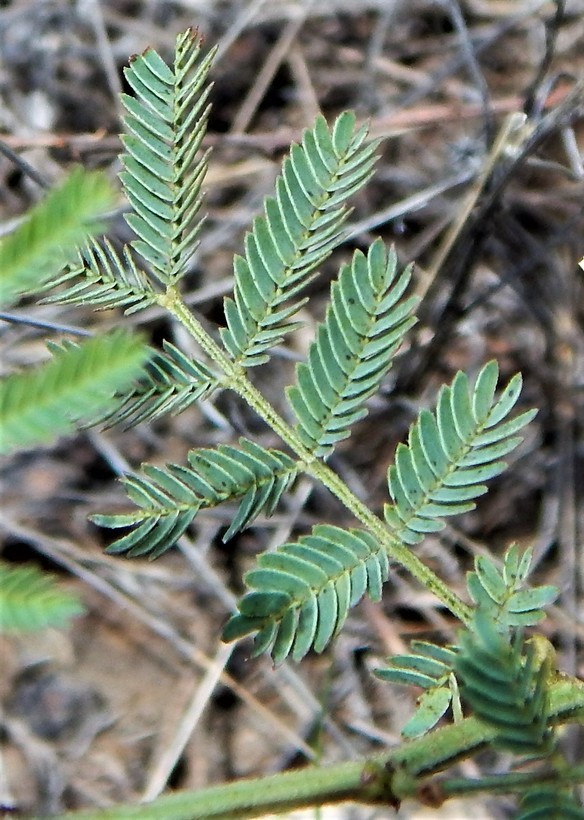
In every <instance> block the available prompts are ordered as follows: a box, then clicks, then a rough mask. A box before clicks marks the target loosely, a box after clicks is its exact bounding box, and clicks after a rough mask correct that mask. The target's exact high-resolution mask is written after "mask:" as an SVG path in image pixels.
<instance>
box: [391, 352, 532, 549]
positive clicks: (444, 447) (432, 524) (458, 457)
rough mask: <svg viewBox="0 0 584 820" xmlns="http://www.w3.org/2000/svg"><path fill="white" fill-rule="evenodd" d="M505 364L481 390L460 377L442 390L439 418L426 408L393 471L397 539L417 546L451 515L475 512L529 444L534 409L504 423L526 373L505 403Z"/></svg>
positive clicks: (484, 378) (485, 375)
mask: <svg viewBox="0 0 584 820" xmlns="http://www.w3.org/2000/svg"><path fill="white" fill-rule="evenodd" d="M497 379H498V367H497V363H496V362H494V361H491V362H489V363H488V364H487V365H485V367H484V368H483V369H482V370H481V371H480V373H479V375H478V377H477V380H476V383H475V385H474V388H472V389H471V388H470V387H469V381H468V377H467V376H466V375H465V374H464V373H461V372H459V373H457V375H456V377H455V379H454V381H453V383H452V385H451V386H444V387H442V388H441V390H440V394H439V397H438V406H437V410H436V413H435V414H434V413H432V412H430V411H429V410H422V412H421V413H420V415H419V418H418V421H417V422H416V423H415V424H414V425H413V426H412V427H411V428H410V433H409V440H408V445H407V446H406V445H405V444H400V445H398V448H397V451H396V457H395V464H393V465H392V466H391V467H390V468H389V470H388V485H389V492H390V495H391V497H392V499H393V501H394V503H393V504H392V505H386V508H385V520H386V521H387V523H388V524H389V526H390V527H391V528H392V529H393V530H394V532H395V533H396V535H397V537H398V538H399V539H400V540H402V541H405V542H406V543H408V544H416V543H418V542H419V541H421V540H422V538H423V537H424V535H425V534H426V533H429V532H437V531H439V530H441V529H442V528H443V527H444V522H443V520H442V519H443V518H444V517H445V516H449V515H457V514H458V513H463V512H467V511H469V510H472V509H474V507H475V503H474V499H475V498H477V497H478V496H480V495H482V494H483V493H485V492H486V490H487V488H486V486H485V484H484V483H483V482H484V481H486V480H487V479H489V478H492V477H493V476H496V475H499V473H501V472H502V471H503V470H504V469H505V466H506V464H505V462H504V461H501V458H502V457H503V456H504V455H506V454H507V453H510V452H511V451H512V450H513V449H514V448H515V447H516V446H517V445H518V444H519V442H520V441H521V438H520V437H518V436H515V433H517V432H518V431H519V430H521V428H522V427H524V426H525V425H526V424H527V423H528V422H529V421H530V420H531V419H532V418H533V416H534V415H535V411H533V410H529V411H527V412H525V413H522V414H520V415H519V416H516V417H515V418H513V419H511V420H509V421H504V419H506V417H507V416H508V415H509V412H510V411H511V409H512V408H513V406H514V405H515V403H516V401H517V399H518V398H519V393H520V390H521V376H520V375H519V374H517V375H516V376H514V377H513V378H512V379H511V381H510V382H509V384H508V385H507V387H506V388H505V390H504V391H503V393H502V395H501V397H500V398H499V400H498V401H496V402H495V401H494V393H495V388H496V385H497Z"/></svg>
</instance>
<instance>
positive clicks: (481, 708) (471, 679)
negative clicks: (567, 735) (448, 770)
mask: <svg viewBox="0 0 584 820" xmlns="http://www.w3.org/2000/svg"><path fill="white" fill-rule="evenodd" d="M543 640H544V639H541V641H543ZM460 643H461V646H460V650H459V653H458V655H457V658H456V664H455V670H456V674H457V677H458V678H459V680H460V682H461V692H462V695H463V699H464V700H465V701H466V702H467V703H468V704H469V705H470V706H471V707H472V710H473V712H474V713H475V714H476V715H477V717H479V718H481V719H482V720H484V721H485V722H486V723H488V724H489V725H491V726H494V727H495V728H496V730H497V736H496V739H495V745H496V746H499V747H500V748H502V749H505V750H507V751H511V752H514V753H516V754H525V755H537V756H540V755H541V756H544V755H548V754H549V753H550V750H551V744H552V742H553V734H552V732H551V730H550V729H549V727H548V725H547V716H548V691H549V688H548V679H549V676H550V674H551V672H552V669H551V658H550V653H549V652H546V651H544V652H542V651H540V647H539V645H538V642H537V641H536V640H535V639H531V640H530V641H524V639H523V636H522V635H521V633H520V632H515V633H514V634H512V635H510V634H509V633H507V634H503V635H502V634H501V633H500V632H499V630H498V629H497V625H496V624H495V623H493V619H492V618H491V616H490V614H489V613H488V612H485V611H484V610H482V609H478V610H477V612H476V614H475V618H474V623H473V628H472V629H471V630H468V631H466V632H464V633H463V634H462V636H461V642H460Z"/></svg>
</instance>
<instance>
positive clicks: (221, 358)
mask: <svg viewBox="0 0 584 820" xmlns="http://www.w3.org/2000/svg"><path fill="white" fill-rule="evenodd" d="M160 303H161V304H162V305H163V306H164V307H165V308H166V309H167V310H169V311H170V312H171V313H172V315H173V316H174V317H175V318H176V319H178V321H179V322H181V324H182V325H184V327H185V328H186V329H187V330H188V331H189V333H190V334H191V335H192V336H193V337H194V338H195V339H196V341H197V343H198V344H199V346H200V347H201V349H202V350H203V351H204V352H205V353H206V354H207V355H208V356H209V358H210V359H212V360H213V361H214V362H216V363H217V364H218V365H219V367H220V368H221V369H222V370H223V373H224V375H225V386H226V387H229V389H231V390H234V391H235V392H236V393H237V394H238V395H239V396H241V397H242V398H243V399H244V400H245V401H246V402H247V403H248V404H249V406H250V407H252V408H253V409H254V410H255V411H256V413H258V415H259V416H261V417H262V418H263V419H264V421H265V422H266V424H268V425H269V426H270V427H271V428H272V430H273V431H274V432H275V433H277V434H278V436H279V437H280V438H281V439H282V441H284V442H285V443H286V444H287V445H288V447H290V449H291V450H292V451H293V452H294V453H296V455H297V456H298V458H299V459H300V460H301V462H302V465H301V466H302V469H303V470H304V472H305V473H307V474H308V475H311V476H312V477H313V478H315V479H316V480H317V481H319V482H320V483H321V484H323V485H324V486H325V487H326V488H327V489H328V490H329V491H330V492H331V493H332V494H333V495H334V496H336V498H338V499H339V501H340V502H341V503H342V504H343V505H344V506H345V507H346V508H347V509H348V510H349V511H350V512H351V513H352V514H353V515H354V516H355V518H356V519H358V520H359V521H361V523H362V524H364V525H365V526H366V527H367V529H368V530H369V531H370V532H371V533H372V535H374V536H375V538H376V539H377V540H378V541H379V543H380V544H382V545H383V547H384V549H385V550H386V552H387V554H388V555H389V556H390V558H391V559H392V560H393V561H395V562H396V563H398V564H401V566H402V567H404V568H405V569H407V570H408V572H409V573H410V574H411V575H413V577H414V578H416V579H417V580H418V581H419V582H420V583H421V584H422V585H423V586H424V587H425V588H426V589H427V590H428V591H429V592H432V593H433V594H434V595H435V596H436V597H437V598H438V599H439V600H440V601H442V603H443V604H444V605H445V606H446V607H447V608H448V609H449V610H450V611H451V612H452V614H453V615H455V616H456V617H457V618H458V619H459V620H460V621H462V623H464V624H465V625H468V624H469V623H470V618H471V610H470V607H469V606H468V605H467V604H466V603H465V602H464V601H463V600H462V599H461V598H459V597H458V595H456V593H454V592H452V590H451V589H449V587H448V586H447V585H446V584H445V583H444V582H443V581H442V580H441V579H440V578H439V577H438V576H437V575H436V574H435V573H434V572H432V570H431V569H429V567H427V566H426V565H425V564H424V563H423V561H420V559H419V558H418V557H417V556H416V555H415V554H414V553H413V552H412V551H411V549H409V548H408V547H406V546H405V545H404V544H402V543H401V542H400V541H398V540H397V539H396V538H395V536H394V535H393V534H392V533H391V532H390V531H389V530H388V529H387V527H386V526H385V524H384V523H383V521H381V519H380V518H378V517H377V516H376V515H374V514H373V513H372V512H371V510H370V509H369V508H368V507H367V505H366V504H364V503H363V502H362V501H360V499H358V498H357V496H356V495H355V494H354V493H353V492H352V491H351V490H350V489H349V487H347V485H346V484H345V482H344V481H343V480H342V479H341V478H339V476H338V475H337V474H336V473H335V472H334V471H333V470H331V469H330V467H328V465H327V464H325V463H324V462H323V461H320V460H319V459H317V458H316V457H315V456H314V455H313V454H312V453H311V452H310V450H309V449H308V448H307V447H306V446H305V445H304V444H303V443H302V440H301V439H300V436H299V435H298V433H297V432H296V430H294V428H292V427H291V426H290V425H289V424H287V423H286V422H285V421H284V419H283V418H282V417H281V416H280V415H279V414H278V413H277V412H276V410H275V409H274V408H273V407H272V405H271V404H270V403H269V402H268V401H267V400H266V399H265V398H264V396H262V394H261V393H260V392H259V390H257V388H256V387H255V386H254V385H253V384H252V383H251V382H250V381H249V379H248V378H247V376H246V374H245V372H244V370H243V369H242V368H241V366H240V365H238V364H237V363H235V362H234V361H232V360H231V359H230V358H229V357H228V356H227V354H226V353H225V352H224V350H223V349H222V348H221V347H220V346H219V345H218V344H217V343H216V342H215V341H214V340H213V339H212V338H211V337H210V336H209V334H208V333H207V332H206V330H204V328H203V327H202V326H201V324H200V323H199V322H198V321H197V319H196V318H195V316H193V314H192V313H191V311H190V310H189V309H188V308H187V306H186V305H185V304H184V302H183V301H182V300H181V298H180V295H179V293H178V291H176V290H175V289H169V290H168V291H167V293H166V294H165V295H164V296H163V297H162V298H161V300H160Z"/></svg>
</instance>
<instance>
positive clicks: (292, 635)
mask: <svg viewBox="0 0 584 820" xmlns="http://www.w3.org/2000/svg"><path fill="white" fill-rule="evenodd" d="M257 564H258V566H257V569H254V570H251V571H250V572H248V573H247V574H246V576H245V583H246V585H247V587H248V588H250V589H251V590H253V591H252V592H248V593H247V594H246V595H245V596H244V597H243V598H242V600H241V601H240V603H239V612H238V613H237V614H235V615H233V616H232V618H231V619H230V620H229V621H228V623H227V624H226V626H225V629H224V630H223V639H224V640H227V641H230V640H234V639H235V638H240V637H242V636H244V635H248V634H250V633H252V632H257V635H256V637H255V647H254V652H255V654H256V655H259V654H261V653H262V652H265V651H267V650H270V651H271V655H272V658H273V660H274V663H275V664H279V663H281V662H282V661H284V660H285V658H287V657H288V655H290V654H291V655H292V658H293V659H294V660H300V659H301V658H303V657H304V655H306V653H307V652H308V651H309V649H311V648H313V649H314V650H315V651H316V652H322V651H323V650H324V649H325V647H326V646H327V645H328V643H329V642H330V640H331V639H332V638H333V637H334V635H336V634H337V632H338V631H339V630H340V628H341V627H342V625H343V623H344V622H345V619H346V617H347V613H348V610H349V608H350V607H352V606H354V605H355V604H356V603H357V602H358V601H359V600H360V599H361V597H362V596H363V594H364V593H365V592H368V593H369V596H370V597H371V598H372V600H374V601H378V600H379V599H380V598H381V588H382V585H383V582H384V581H385V580H386V579H387V575H388V572H389V562H388V559H387V555H386V553H385V550H384V549H383V548H382V547H381V546H380V545H379V544H378V543H377V541H376V540H375V538H373V536H372V535H370V534H369V533H367V532H365V531H363V530H356V529H351V530H343V529H341V528H340V527H334V526H330V525H326V524H321V525H318V526H316V527H314V529H313V530H312V533H311V534H310V535H304V536H302V537H301V538H299V539H298V541H297V542H294V543H289V544H283V545H282V546H281V547H279V548H278V549H277V550H276V551H275V552H269V553H264V554H263V555H260V556H259V558H258V561H257Z"/></svg>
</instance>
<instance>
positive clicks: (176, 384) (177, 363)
mask: <svg viewBox="0 0 584 820" xmlns="http://www.w3.org/2000/svg"><path fill="white" fill-rule="evenodd" d="M218 381H219V380H218V377H217V376H216V374H215V373H213V371H212V370H210V369H209V368H208V367H206V365H204V364H203V363H202V362H198V361H195V360H194V359H190V358H189V357H188V356H186V355H185V354H184V353H183V352H182V351H181V350H179V349H178V348H177V347H175V346H174V345H172V344H171V343H170V342H167V341H166V340H165V341H164V342H163V350H162V351H156V352H155V353H154V354H153V355H152V358H151V359H150V361H149V362H148V363H147V364H146V366H145V368H144V373H143V375H142V377H141V378H140V380H139V381H138V383H137V384H136V385H135V386H134V387H133V388H132V390H131V391H129V392H128V393H126V394H125V395H124V396H120V397H118V402H117V405H116V406H115V407H114V408H113V409H112V408H109V410H108V411H107V412H106V413H105V414H104V415H103V416H102V417H101V418H100V423H104V424H106V425H107V426H110V427H111V426H113V425H114V424H120V425H123V426H124V427H126V428H127V427H132V426H134V425H136V424H140V423H141V422H144V421H152V420H153V419H156V418H159V417H160V416H163V415H165V414H167V413H182V411H183V410H186V408H187V407H189V405H191V404H193V403H194V402H196V401H199V400H200V399H203V398H205V397H206V396H208V395H209V394H210V393H211V392H212V391H213V390H214V389H215V387H217V385H218Z"/></svg>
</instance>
